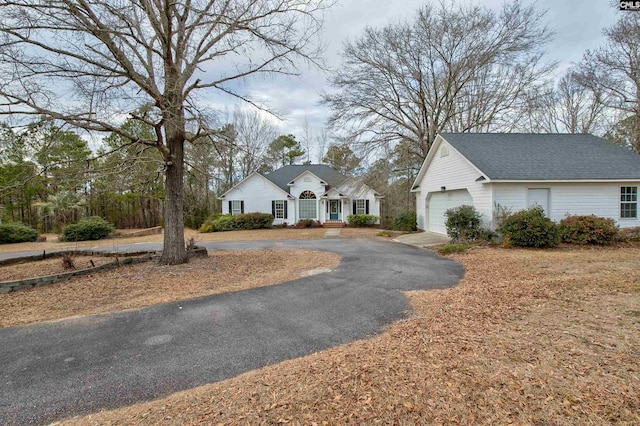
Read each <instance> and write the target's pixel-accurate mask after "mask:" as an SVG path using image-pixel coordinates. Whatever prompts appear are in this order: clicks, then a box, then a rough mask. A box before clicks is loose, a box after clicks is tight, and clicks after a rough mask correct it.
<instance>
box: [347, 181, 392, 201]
mask: <svg viewBox="0 0 640 426" xmlns="http://www.w3.org/2000/svg"><path fill="white" fill-rule="evenodd" d="M336 190H338V191H340V193H342V194H345V195H346V196H347V197H349V198H351V199H363V198H384V197H383V196H382V195H380V194H379V193H377V192H376V191H374V190H373V189H372V188H371V187H370V186H368V185H367V184H365V183H364V181H363V180H362V179H358V178H348V179H345V180H344V181H343V182H341V183H340V184H339V185H338V186H337V187H336Z"/></svg>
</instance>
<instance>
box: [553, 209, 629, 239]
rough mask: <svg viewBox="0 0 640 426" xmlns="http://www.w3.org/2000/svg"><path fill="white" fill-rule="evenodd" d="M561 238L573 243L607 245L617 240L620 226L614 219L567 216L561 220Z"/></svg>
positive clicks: (592, 216)
mask: <svg viewBox="0 0 640 426" xmlns="http://www.w3.org/2000/svg"><path fill="white" fill-rule="evenodd" d="M559 230H560V238H561V239H562V241H563V242H565V243H571V244H598V245H607V244H611V243H613V242H614V241H615V239H616V236H617V235H618V226H617V225H616V222H615V221H614V220H613V219H610V218H605V217H598V216H595V215H589V216H567V217H565V218H564V219H562V220H561V221H560V225H559Z"/></svg>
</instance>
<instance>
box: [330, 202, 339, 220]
mask: <svg viewBox="0 0 640 426" xmlns="http://www.w3.org/2000/svg"><path fill="white" fill-rule="evenodd" d="M339 207H340V200H329V219H331V220H338V209H339Z"/></svg>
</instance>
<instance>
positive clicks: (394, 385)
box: [64, 248, 640, 425]
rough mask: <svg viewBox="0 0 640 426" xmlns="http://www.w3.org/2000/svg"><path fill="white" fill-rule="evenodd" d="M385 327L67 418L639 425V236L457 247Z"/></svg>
mask: <svg viewBox="0 0 640 426" xmlns="http://www.w3.org/2000/svg"><path fill="white" fill-rule="evenodd" d="M455 258H456V259H458V260H459V261H460V262H462V263H463V264H464V266H465V268H466V270H467V273H466V275H465V278H464V279H463V280H462V281H461V283H460V285H458V286H457V287H454V288H451V289H448V290H432V291H422V292H411V293H408V297H409V298H410V300H411V303H412V305H413V307H414V309H415V312H414V313H413V315H412V316H411V317H410V318H409V319H407V320H405V321H402V322H399V323H396V324H393V325H392V326H390V327H389V328H388V329H387V330H386V331H385V332H384V333H382V334H381V335H378V336H375V337H373V338H370V339H366V340H361V341H356V342H353V343H351V344H348V345H344V346H340V347H337V348H333V349H329V350H325V351H322V352H319V353H316V354H313V355H309V356H306V357H304V358H299V359H294V360H290V361H285V362H282V363H279V364H276V365H273V366H269V367H265V368H262V369H260V370H256V371H252V372H248V373H245V374H243V375H240V376H238V377H235V378H232V379H229V380H225V381H223V382H219V383H215V384H211V385H207V386H202V387H199V388H195V389H192V390H188V391H184V392H180V393H176V394H173V395H171V396H169V397H167V398H164V399H161V400H157V401H151V402H146V403H141V404H137V405H134V406H131V407H124V408H121V409H117V410H114V411H108V412H101V413H97V414H94V415H91V416H88V417H84V418H80V419H71V420H68V421H67V422H64V423H65V424H77V425H87V424H110V425H111V424H118V425H148V424H169V425H172V424H175V425H182V424H230V425H232V424H251V425H256V424H277V423H291V424H309V425H313V424H349V423H352V424H356V423H366V424H376V423H379V424H478V423H482V424H509V423H513V424H555V425H575V424H596V425H598V424H600V425H604V424H611V423H618V424H640V397H639V396H640V249H638V248H604V249H556V250H544V251H542V250H516V249H512V250H506V249H496V248H481V249H475V250H471V251H470V252H469V253H467V254H457V255H455Z"/></svg>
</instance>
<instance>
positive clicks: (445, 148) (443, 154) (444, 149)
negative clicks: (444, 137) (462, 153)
mask: <svg viewBox="0 0 640 426" xmlns="http://www.w3.org/2000/svg"><path fill="white" fill-rule="evenodd" d="M447 155H449V147H448V146H446V145H442V147H441V148H440V157H446V156H447Z"/></svg>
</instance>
